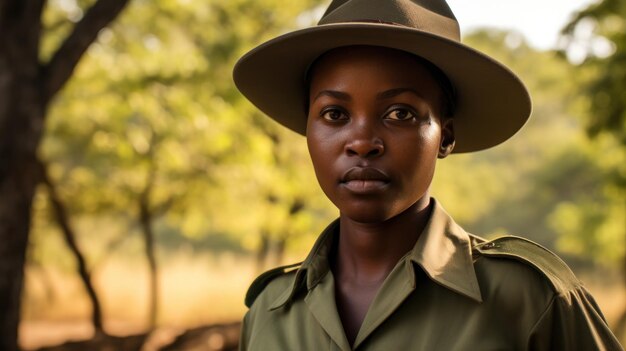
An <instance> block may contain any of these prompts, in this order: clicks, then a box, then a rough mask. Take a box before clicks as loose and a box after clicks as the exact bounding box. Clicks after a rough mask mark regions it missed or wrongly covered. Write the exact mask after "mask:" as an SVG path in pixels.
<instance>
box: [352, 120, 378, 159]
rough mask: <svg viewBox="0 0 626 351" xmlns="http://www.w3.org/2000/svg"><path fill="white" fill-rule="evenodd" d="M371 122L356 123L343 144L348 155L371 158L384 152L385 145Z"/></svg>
mask: <svg viewBox="0 0 626 351" xmlns="http://www.w3.org/2000/svg"><path fill="white" fill-rule="evenodd" d="M375 129H376V128H375V127H374V126H372V125H371V123H356V125H355V126H354V127H353V130H352V133H350V135H349V140H348V142H347V143H346V146H345V152H346V154H347V155H348V156H359V157H363V158H372V157H377V156H380V155H382V154H383V153H384V152H385V145H384V143H383V141H382V139H381V138H380V137H378V136H377V133H376V130H375Z"/></svg>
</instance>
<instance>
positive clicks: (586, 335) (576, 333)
mask: <svg viewBox="0 0 626 351" xmlns="http://www.w3.org/2000/svg"><path fill="white" fill-rule="evenodd" d="M527 345H528V347H527V349H528V350H534V351H535V350H537V351H538V350H546V351H547V350H609V351H613V350H623V348H622V346H621V345H620V344H619V341H618V340H617V338H616V337H615V335H613V333H612V332H611V330H610V329H609V327H608V325H607V323H606V320H605V319H604V316H603V315H602V312H600V308H598V305H597V304H596V302H595V300H594V299H593V297H592V296H591V295H590V294H589V293H588V292H587V291H586V290H585V289H584V288H583V287H581V286H580V287H577V288H575V289H573V290H571V291H569V292H567V293H565V294H559V295H555V296H554V298H552V300H551V302H550V303H549V305H548V307H547V308H546V310H545V312H544V313H543V314H542V315H541V317H540V318H539V320H538V321H537V323H536V324H535V326H534V327H533V328H532V330H531V332H530V335H529V337H528V343H527Z"/></svg>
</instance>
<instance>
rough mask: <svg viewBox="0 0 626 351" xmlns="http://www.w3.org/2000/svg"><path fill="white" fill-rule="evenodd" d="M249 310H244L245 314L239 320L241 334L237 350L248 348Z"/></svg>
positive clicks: (241, 350) (242, 350)
mask: <svg viewBox="0 0 626 351" xmlns="http://www.w3.org/2000/svg"><path fill="white" fill-rule="evenodd" d="M249 315H250V311H248V312H246V315H245V316H244V317H243V320H242V321H241V334H240V335H239V348H238V350H239V351H246V350H247V349H248V340H249V339H250V335H248V334H249V333H248V329H249V325H248V324H249V323H250V322H249V321H248V318H249Z"/></svg>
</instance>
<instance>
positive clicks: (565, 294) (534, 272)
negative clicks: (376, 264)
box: [240, 199, 622, 351]
mask: <svg viewBox="0 0 626 351" xmlns="http://www.w3.org/2000/svg"><path fill="white" fill-rule="evenodd" d="M432 203H433V210H432V214H431V218H430V220H429V222H428V224H427V225H426V228H425V229H424V231H423V232H422V233H421V235H420V237H419V239H418V241H417V243H416V244H415V246H414V247H413V249H412V250H411V251H410V252H408V253H407V254H406V255H405V256H404V257H403V258H402V259H400V261H399V262H398V263H397V265H396V266H395V268H394V269H393V270H392V271H391V273H390V274H389V276H388V277H387V278H386V280H385V281H384V283H383V284H382V286H381V288H380V290H379V291H378V293H377V295H376V297H375V298H374V300H373V302H372V303H371V305H370V307H369V310H368V312H367V315H366V316H365V320H364V321H363V324H362V325H361V328H360V330H359V332H358V335H357V337H356V339H355V342H354V344H353V345H350V344H349V343H348V341H347V339H346V336H345V334H344V331H343V327H342V324H341V321H340V319H339V315H338V313H337V308H336V304H335V296H334V292H335V282H334V278H333V273H332V271H331V270H330V267H329V260H328V255H329V254H330V252H331V251H332V245H333V242H334V236H336V235H337V234H338V232H339V224H338V221H335V222H334V223H332V224H331V225H330V226H329V227H328V228H327V229H326V230H325V231H324V232H323V233H322V235H321V236H320V238H319V239H318V241H317V242H316V244H315V246H314V247H313V249H312V251H311V253H310V254H309V256H308V257H307V258H306V260H305V261H304V262H303V263H302V264H301V265H299V267H298V268H296V267H295V266H291V267H281V268H278V269H275V270H272V271H269V272H266V273H265V274H263V275H261V276H260V277H259V278H257V280H256V281H255V282H254V283H253V284H252V286H251V288H250V290H249V292H248V295H247V297H246V303H247V304H248V305H249V306H250V305H251V307H250V310H249V311H248V313H247V314H246V316H245V318H244V323H243V329H242V335H241V344H240V350H263V351H274V350H344V351H347V350H429V351H432V350H621V349H622V348H621V346H620V345H619V343H618V341H617V339H616V338H615V336H614V335H613V334H612V333H611V331H610V330H609V328H608V327H607V324H606V321H605V319H604V317H603V316H602V313H601V312H600V310H599V308H598V306H597V305H596V303H595V301H594V300H593V298H592V297H591V295H589V293H588V292H587V291H586V290H585V288H584V287H583V286H582V284H581V283H580V282H579V280H578V279H577V278H576V277H575V276H574V275H573V273H572V272H571V271H570V269H569V268H568V267H567V266H566V265H565V263H563V261H561V260H560V259H559V258H558V257H556V256H555V255H554V254H552V253H551V252H549V251H548V250H546V249H544V248H542V247H541V246H539V245H537V244H534V243H532V242H530V241H527V240H525V239H521V238H516V237H504V238H500V239H496V240H494V241H489V242H487V241H485V240H484V239H481V238H479V237H476V236H473V235H471V234H468V233H467V232H465V231H464V230H463V229H462V228H461V227H459V226H458V225H457V224H456V223H455V222H454V221H453V220H452V219H451V218H450V216H449V215H448V214H447V213H446V212H445V211H444V210H443V209H442V208H441V207H440V205H439V204H438V203H436V201H435V200H434V199H433V200H432ZM288 268H293V269H292V270H291V271H287V270H288Z"/></svg>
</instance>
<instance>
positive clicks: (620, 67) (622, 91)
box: [563, 0, 626, 146]
mask: <svg viewBox="0 0 626 351" xmlns="http://www.w3.org/2000/svg"><path fill="white" fill-rule="evenodd" d="M588 26H591V27H592V30H593V36H592V37H591V39H590V40H587V41H586V42H585V43H584V44H583V46H584V47H586V48H588V52H587V55H588V57H587V60H586V62H584V63H583V65H584V66H588V67H590V68H593V69H594V75H593V77H592V78H591V79H590V80H589V81H588V82H587V83H586V86H585V88H586V89H585V93H586V94H587V95H588V96H589V99H590V104H589V118H588V119H587V130H588V132H589V134H590V135H591V136H596V135H598V134H599V133H602V132H607V133H610V134H612V135H614V136H615V137H616V138H617V139H618V140H619V141H620V142H621V144H622V145H624V146H626V2H624V1H621V0H603V1H600V2H597V3H595V4H593V5H591V6H589V7H588V8H587V9H585V10H583V11H581V12H580V13H578V15H577V16H576V17H575V18H574V19H573V20H572V21H571V22H570V23H569V24H568V25H567V26H566V27H565V28H564V29H563V33H564V39H565V42H566V44H565V45H570V46H572V45H576V44H580V43H579V42H580V39H578V38H577V31H578V30H580V29H581V28H583V29H584V28H585V27H588ZM607 41H608V50H607V49H605V50H603V51H600V52H599V53H598V52H596V51H597V49H596V50H594V48H595V47H597V46H598V45H602V44H606V43H607ZM607 51H608V52H607Z"/></svg>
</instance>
